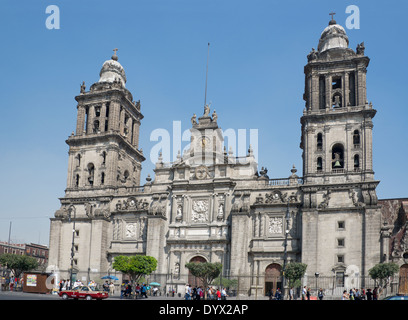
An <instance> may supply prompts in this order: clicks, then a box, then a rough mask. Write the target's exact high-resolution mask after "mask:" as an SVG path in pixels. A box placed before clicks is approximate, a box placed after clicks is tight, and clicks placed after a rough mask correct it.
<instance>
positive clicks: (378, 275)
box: [368, 262, 399, 291]
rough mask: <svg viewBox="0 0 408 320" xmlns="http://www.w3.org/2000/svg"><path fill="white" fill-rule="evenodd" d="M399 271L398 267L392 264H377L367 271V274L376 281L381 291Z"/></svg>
mask: <svg viewBox="0 0 408 320" xmlns="http://www.w3.org/2000/svg"><path fill="white" fill-rule="evenodd" d="M398 271H399V267H398V265H397V264H396V263H394V262H388V263H379V264H376V265H375V266H374V267H372V268H371V269H370V270H368V274H369V275H370V277H371V278H372V279H374V280H375V281H376V282H377V281H378V283H379V286H380V287H381V291H382V290H383V289H384V288H385V287H386V286H387V285H388V283H389V282H390V280H391V277H392V276H393V275H394V274H396V273H397V272H398Z"/></svg>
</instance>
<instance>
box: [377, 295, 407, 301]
mask: <svg viewBox="0 0 408 320" xmlns="http://www.w3.org/2000/svg"><path fill="white" fill-rule="evenodd" d="M383 300H407V301H408V296H389V297H385V298H384V299H383Z"/></svg>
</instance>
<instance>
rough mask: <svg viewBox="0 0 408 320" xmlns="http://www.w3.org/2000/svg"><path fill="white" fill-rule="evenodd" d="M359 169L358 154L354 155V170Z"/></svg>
mask: <svg viewBox="0 0 408 320" xmlns="http://www.w3.org/2000/svg"><path fill="white" fill-rule="evenodd" d="M358 168H360V156H359V155H358V154H355V155H354V169H358Z"/></svg>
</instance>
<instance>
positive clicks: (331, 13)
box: [329, 12, 336, 20]
mask: <svg viewBox="0 0 408 320" xmlns="http://www.w3.org/2000/svg"><path fill="white" fill-rule="evenodd" d="M335 14H336V12H330V13H329V16H332V20H334V15H335Z"/></svg>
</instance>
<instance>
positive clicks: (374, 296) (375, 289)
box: [373, 287, 378, 300]
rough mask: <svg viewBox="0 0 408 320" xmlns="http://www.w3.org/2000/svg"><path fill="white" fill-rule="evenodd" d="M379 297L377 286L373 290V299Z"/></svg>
mask: <svg viewBox="0 0 408 320" xmlns="http://www.w3.org/2000/svg"><path fill="white" fill-rule="evenodd" d="M377 299H378V288H377V287H375V288H374V290H373V300H377Z"/></svg>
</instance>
